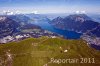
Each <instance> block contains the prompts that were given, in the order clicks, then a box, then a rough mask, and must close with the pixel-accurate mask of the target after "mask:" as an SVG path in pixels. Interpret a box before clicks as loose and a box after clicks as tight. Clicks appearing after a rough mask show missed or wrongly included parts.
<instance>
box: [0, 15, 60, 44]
mask: <svg viewBox="0 0 100 66" xmlns="http://www.w3.org/2000/svg"><path fill="white" fill-rule="evenodd" d="M28 21H29V18H28V17H26V16H23V15H11V16H0V43H7V42H11V41H19V40H23V39H26V38H29V37H34V38H38V37H41V36H49V37H52V36H60V35H58V34H56V33H53V32H50V31H47V30H44V29H42V28H41V27H40V26H37V25H34V24H31V23H28Z"/></svg>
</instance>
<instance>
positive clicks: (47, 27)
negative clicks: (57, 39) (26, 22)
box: [32, 21, 82, 39]
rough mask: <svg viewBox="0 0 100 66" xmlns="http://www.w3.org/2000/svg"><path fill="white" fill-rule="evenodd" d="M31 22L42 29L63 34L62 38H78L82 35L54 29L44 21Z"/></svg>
mask: <svg viewBox="0 0 100 66" xmlns="http://www.w3.org/2000/svg"><path fill="white" fill-rule="evenodd" d="M32 24H35V25H38V26H40V27H41V28H42V29H44V30H48V31H51V32H54V33H57V34H60V35H63V36H64V38H67V39H79V38H80V36H81V35H82V34H81V33H77V32H75V31H68V30H61V29H56V28H54V27H53V26H52V25H50V24H49V23H48V22H46V21H45V22H44V21H41V22H33V23H32Z"/></svg>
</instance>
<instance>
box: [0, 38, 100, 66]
mask: <svg viewBox="0 0 100 66" xmlns="http://www.w3.org/2000/svg"><path fill="white" fill-rule="evenodd" d="M51 58H55V59H68V58H72V59H73V58H77V59H80V58H94V60H95V63H59V64H58V63H50V60H51ZM99 65H100V51H97V50H95V49H93V48H91V47H89V46H88V45H87V43H86V42H85V41H83V40H81V39H79V40H65V39H62V38H49V37H41V38H28V39H25V40H22V41H18V42H11V43H7V44H1V45H0V66H99Z"/></svg>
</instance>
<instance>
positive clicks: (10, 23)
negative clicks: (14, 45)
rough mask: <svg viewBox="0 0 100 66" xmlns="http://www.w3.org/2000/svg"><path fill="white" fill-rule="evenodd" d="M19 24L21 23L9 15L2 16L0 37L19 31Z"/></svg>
mask: <svg viewBox="0 0 100 66" xmlns="http://www.w3.org/2000/svg"><path fill="white" fill-rule="evenodd" d="M19 26H20V24H19V23H17V22H16V21H14V20H12V19H10V18H8V17H7V16H0V38H2V37H4V36H7V35H12V34H14V33H16V32H18V31H19V30H18V29H19Z"/></svg>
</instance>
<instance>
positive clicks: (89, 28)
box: [49, 14, 100, 46]
mask: <svg viewBox="0 0 100 66" xmlns="http://www.w3.org/2000/svg"><path fill="white" fill-rule="evenodd" d="M49 23H50V24H51V25H52V26H53V27H55V28H57V29H62V30H69V31H75V32H78V33H82V34H83V35H82V38H83V39H84V38H85V39H84V40H86V41H87V42H88V43H89V44H95V45H99V46H100V42H97V41H100V23H99V22H95V21H93V20H92V18H90V17H88V16H87V15H85V14H74V15H69V16H67V17H64V18H62V17H57V18H55V19H53V20H52V21H51V22H49ZM84 35H85V36H84ZM89 36H90V37H89ZM93 37H95V38H93Z"/></svg>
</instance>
